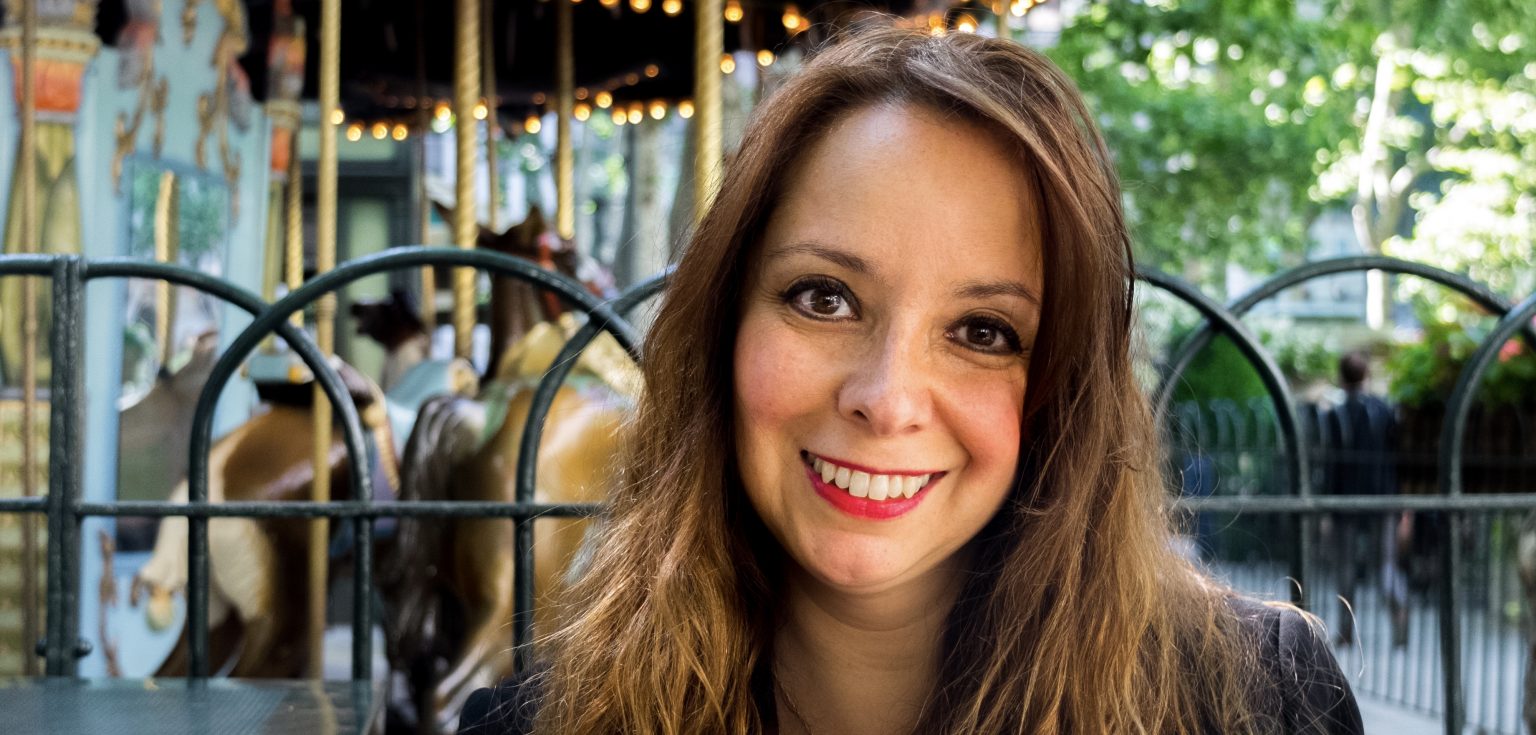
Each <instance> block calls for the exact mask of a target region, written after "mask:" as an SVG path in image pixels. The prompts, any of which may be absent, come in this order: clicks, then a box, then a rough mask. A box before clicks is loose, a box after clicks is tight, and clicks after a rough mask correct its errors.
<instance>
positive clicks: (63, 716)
mask: <svg viewBox="0 0 1536 735" xmlns="http://www.w3.org/2000/svg"><path fill="white" fill-rule="evenodd" d="M382 704H383V698H382V696H381V693H380V692H379V691H378V690H376V689H375V688H374V685H371V684H369V683H368V682H353V681H308V680H294V679H208V680H205V681H199V682H193V681H190V680H187V679H64V678H38V679H22V678H0V732H14V733H49V734H52V733H59V734H60V735H64V734H66V733H67V734H69V735H73V734H74V733H107V734H108V735H137V733H154V734H155V735H182V734H183V733H185V734H186V735H207V734H209V733H218V735H262V734H264V733H283V734H284V735H286V734H287V733H317V734H320V733H325V734H330V733H335V734H336V735H342V734H350V733H364V732H368V731H369V728H370V726H371V725H373V724H375V723H376V722H377V721H378V720H379V719H380V717H379V713H380V711H381V709H382Z"/></svg>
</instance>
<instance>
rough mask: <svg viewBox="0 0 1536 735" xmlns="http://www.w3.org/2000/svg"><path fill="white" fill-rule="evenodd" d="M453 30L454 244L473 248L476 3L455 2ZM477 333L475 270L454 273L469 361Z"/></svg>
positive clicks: (456, 312)
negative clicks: (455, 145) (455, 125)
mask: <svg viewBox="0 0 1536 735" xmlns="http://www.w3.org/2000/svg"><path fill="white" fill-rule="evenodd" d="M454 23H455V25H456V27H457V31H456V39H455V40H456V41H457V43H456V44H455V47H454V51H455V54H454V58H453V108H454V109H453V114H454V116H455V117H456V118H457V128H456V130H455V132H456V134H457V142H458V144H459V146H458V157H457V161H456V166H455V182H454V184H455V186H454V207H453V244H454V245H457V246H458V247H460V248H462V249H464V250H470V249H473V248H474V247H475V236H476V234H478V230H479V226H480V223H479V220H478V218H476V217H475V132H476V130H475V128H476V125H475V103H476V102H478V101H479V100H477V99H476V97H477V96H478V95H479V93H480V28H479V26H480V8H479V2H478V1H477V0H455V2H454ZM474 329H475V272H474V270H472V269H469V268H455V269H454V270H453V351H454V354H456V355H458V356H459V357H465V358H467V357H470V356H471V354H470V353H471V352H472V351H473V346H474V345H473V339H474Z"/></svg>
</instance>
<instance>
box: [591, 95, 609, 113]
mask: <svg viewBox="0 0 1536 735" xmlns="http://www.w3.org/2000/svg"><path fill="white" fill-rule="evenodd" d="M592 101H593V102H596V103H597V106H598V107H601V108H602V109H604V110H606V109H608V108H610V107H612V106H613V93H611V92H598V93H597V96H596V97H593V98H592Z"/></svg>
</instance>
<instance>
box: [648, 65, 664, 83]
mask: <svg viewBox="0 0 1536 735" xmlns="http://www.w3.org/2000/svg"><path fill="white" fill-rule="evenodd" d="M658 74H661V67H659V66H657V65H655V64H646V65H645V76H646V78H648V79H655V78H656V76H657V75H658Z"/></svg>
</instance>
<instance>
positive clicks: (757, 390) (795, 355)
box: [735, 315, 818, 431]
mask: <svg viewBox="0 0 1536 735" xmlns="http://www.w3.org/2000/svg"><path fill="white" fill-rule="evenodd" d="M812 352H813V351H812V350H811V349H810V346H809V344H808V342H807V340H806V339H805V337H804V336H803V335H801V334H799V333H797V332H796V331H795V330H793V329H791V328H789V327H788V326H786V325H784V324H783V323H782V321H780V320H779V319H777V318H775V317H772V316H771V315H749V316H748V318H747V319H745V320H744V321H743V323H742V328H741V330H740V331H739V332H738V336H737V338H736V353H735V363H736V365H735V373H736V374H735V389H736V403H737V409H738V411H739V413H738V416H739V418H740V419H741V420H743V421H744V423H745V424H746V427H745V428H747V429H748V430H749V431H750V430H753V429H761V428H767V427H772V426H779V425H782V424H783V423H784V422H787V421H789V420H791V419H793V418H794V417H795V416H797V415H803V414H804V413H806V412H807V410H808V409H809V406H807V403H808V400H809V399H810V397H811V396H810V395H808V389H810V388H811V384H812V383H814V382H816V381H815V380H814V378H815V372H816V371H815V368H816V365H817V362H818V360H817V359H816V356H815V355H814V354H812Z"/></svg>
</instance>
